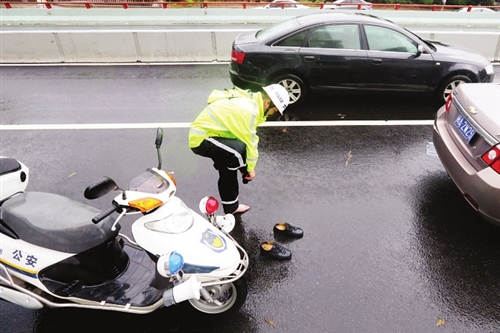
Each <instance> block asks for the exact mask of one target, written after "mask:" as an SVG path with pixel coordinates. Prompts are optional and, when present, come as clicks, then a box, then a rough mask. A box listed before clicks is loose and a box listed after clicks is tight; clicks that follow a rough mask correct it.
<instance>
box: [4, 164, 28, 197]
mask: <svg viewBox="0 0 500 333" xmlns="http://www.w3.org/2000/svg"><path fill="white" fill-rule="evenodd" d="M28 180H29V169H28V168H27V167H26V166H25V165H24V164H23V163H21V162H19V161H18V160H16V159H15V158H12V157H5V156H0V202H2V201H4V200H5V199H7V198H8V197H10V196H11V195H13V194H16V193H19V192H23V191H24V190H25V189H26V187H27V186H28Z"/></svg>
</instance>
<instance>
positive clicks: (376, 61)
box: [372, 59, 382, 65]
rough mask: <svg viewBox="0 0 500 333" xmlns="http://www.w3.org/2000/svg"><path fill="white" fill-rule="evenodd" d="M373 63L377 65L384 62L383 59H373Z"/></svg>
mask: <svg viewBox="0 0 500 333" xmlns="http://www.w3.org/2000/svg"><path fill="white" fill-rule="evenodd" d="M372 63H373V64H375V65H380V64H381V63H382V59H372Z"/></svg>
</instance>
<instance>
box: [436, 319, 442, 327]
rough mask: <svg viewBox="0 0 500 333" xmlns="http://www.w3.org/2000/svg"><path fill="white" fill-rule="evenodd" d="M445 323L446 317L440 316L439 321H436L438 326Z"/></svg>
mask: <svg viewBox="0 0 500 333" xmlns="http://www.w3.org/2000/svg"><path fill="white" fill-rule="evenodd" d="M443 324H444V319H442V318H440V319H438V322H437V323H436V326H437V327H439V326H441V325H443Z"/></svg>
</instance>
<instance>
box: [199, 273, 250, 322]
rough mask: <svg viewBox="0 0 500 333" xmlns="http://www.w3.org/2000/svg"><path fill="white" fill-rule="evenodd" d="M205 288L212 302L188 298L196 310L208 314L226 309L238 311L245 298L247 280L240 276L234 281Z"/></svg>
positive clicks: (201, 298)
mask: <svg viewBox="0 0 500 333" xmlns="http://www.w3.org/2000/svg"><path fill="white" fill-rule="evenodd" d="M205 290H206V291H207V292H208V293H209V294H210V296H212V299H213V300H214V301H213V302H208V301H207V300H205V299H203V296H202V297H200V299H199V300H196V299H190V300H189V303H191V305H192V306H193V307H194V308H195V309H196V310H198V311H200V312H203V313H208V314H219V313H223V312H226V311H229V310H231V311H238V310H239V309H240V308H241V306H242V305H243V303H245V300H246V298H247V292H248V287H247V282H246V281H245V279H244V278H240V279H238V280H236V281H234V282H231V283H228V284H223V285H217V286H210V287H205Z"/></svg>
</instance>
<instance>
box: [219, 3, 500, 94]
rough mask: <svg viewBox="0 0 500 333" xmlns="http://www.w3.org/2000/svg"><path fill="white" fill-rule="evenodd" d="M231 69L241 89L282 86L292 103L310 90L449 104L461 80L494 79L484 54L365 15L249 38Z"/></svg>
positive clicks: (323, 16)
mask: <svg viewBox="0 0 500 333" xmlns="http://www.w3.org/2000/svg"><path fill="white" fill-rule="evenodd" d="M229 72H230V76H231V81H232V82H233V84H234V85H236V86H239V87H242V88H250V89H254V88H255V87H256V86H262V85H266V84H270V83H279V84H281V85H283V86H284V87H285V88H287V89H288V91H289V93H290V104H291V103H295V102H299V101H302V100H304V99H305V98H306V97H307V95H308V94H309V93H310V92H311V91H345V92H347V91H393V92H430V93H434V94H435V95H436V96H437V97H438V98H439V100H440V101H441V102H444V101H445V100H446V98H447V96H448V95H449V94H450V92H451V91H452V90H453V89H454V88H455V87H456V86H457V85H459V84H460V83H463V82H492V81H493V78H494V71H493V66H492V65H491V63H490V61H489V60H488V59H486V58H485V57H484V56H482V55H480V54H479V53H477V52H474V51H472V50H467V49H464V48H462V47H458V46H451V45H445V44H443V43H439V42H436V41H425V40H423V39H421V38H420V37H418V36H417V35H415V34H413V33H412V32H410V31H408V30H406V29H404V28H402V27H399V26H398V25H396V24H394V23H392V22H390V21H388V20H385V19H382V18H378V17H375V16H372V15H366V14H362V13H315V14H309V15H303V16H298V17H294V18H292V19H290V20H287V21H285V22H282V23H279V24H276V25H273V26H270V27H267V28H265V29H262V30H259V31H252V32H246V33H242V34H240V35H239V36H238V37H237V38H236V40H235V41H234V42H233V46H232V52H231V67H230V70H229Z"/></svg>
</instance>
